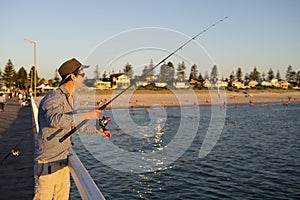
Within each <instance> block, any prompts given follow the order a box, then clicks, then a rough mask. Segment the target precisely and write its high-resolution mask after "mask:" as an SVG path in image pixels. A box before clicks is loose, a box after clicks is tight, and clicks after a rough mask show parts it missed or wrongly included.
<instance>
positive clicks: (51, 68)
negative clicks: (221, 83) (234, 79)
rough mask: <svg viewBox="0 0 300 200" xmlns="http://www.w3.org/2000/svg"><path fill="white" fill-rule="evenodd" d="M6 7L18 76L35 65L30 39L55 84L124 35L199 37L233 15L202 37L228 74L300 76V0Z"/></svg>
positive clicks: (3, 50) (130, 0) (2, 18)
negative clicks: (150, 32) (71, 65)
mask: <svg viewBox="0 0 300 200" xmlns="http://www.w3.org/2000/svg"><path fill="white" fill-rule="evenodd" d="M0 5H1V6H0V27H1V31H0V69H1V70H2V71H3V69H4V67H5V65H6V63H7V61H8V59H9V58H10V59H11V60H12V62H13V64H14V67H15V69H16V70H18V69H19V68H20V67H22V66H23V67H24V68H25V69H26V70H29V68H30V66H32V65H33V46H32V45H31V44H29V43H25V42H24V41H23V40H24V38H28V39H30V40H35V41H37V70H38V74H39V76H40V77H44V78H48V79H50V78H53V77H54V72H55V69H56V68H58V67H59V66H60V64H61V63H62V62H63V61H65V60H67V59H69V58H71V57H76V58H78V59H79V60H81V61H84V60H85V58H87V56H88V55H89V53H90V52H91V51H92V50H93V49H94V48H95V47H96V46H97V45H98V44H100V43H101V42H103V41H105V40H107V39H108V38H110V37H112V36H113V35H117V34H119V33H121V32H124V31H127V30H131V29H135V28H142V27H161V28H167V29H172V30H175V31H178V32H181V33H183V34H185V35H188V36H194V35H195V34H197V33H198V32H200V31H202V30H203V29H204V28H206V27H207V26H209V25H211V24H212V23H214V22H216V21H217V20H219V19H221V18H223V17H225V16H228V17H229V19H228V20H226V21H224V22H223V23H221V24H218V25H217V26H216V27H215V28H213V29H211V30H209V31H208V32H207V33H205V34H203V35H202V36H201V37H199V38H197V42H198V43H199V44H201V46H202V47H203V48H204V49H205V50H206V51H207V52H208V54H209V56H210V57H211V58H212V59H213V62H214V64H217V66H218V67H219V70H220V72H221V75H222V76H224V77H228V76H229V74H230V73H231V71H232V70H234V71H236V69H237V68H238V67H241V68H242V71H243V74H244V75H245V73H246V72H250V71H252V70H253V68H254V66H256V67H257V68H258V70H259V71H260V72H263V71H264V72H265V73H267V71H268V70H269V69H270V68H272V69H273V70H274V71H275V72H276V71H277V70H280V73H281V76H282V77H284V76H285V72H286V68H287V66H288V65H292V66H293V68H294V70H296V71H298V70H300V56H299V53H300V37H299V35H300V14H299V13H300V12H299V10H300V1H299V0H251V1H250V0H247V1H246V0H186V1H182V0H164V1H161V0H152V1H143V0H127V1H125V0H111V1H78V0H72V1H71V0H66V1H57V0H53V1H30V0H28V1H25V0H24V1H16V0H11V1H2V0H1V1H0ZM133 42H134V41H133ZM179 45H180V44H178V46H179ZM111 51H113V49H112V50H111ZM162 58H163V57H162ZM149 60H150V58H149ZM171 60H172V59H171ZM124 64H125V63H124ZM154 64H155V63H154ZM175 64H176V63H175ZM195 64H197V63H195ZM100 65H101V64H100ZM199 70H200V71H201V73H202V74H204V73H205V72H204V71H202V70H201V67H200V69H199ZM209 73H210V72H209Z"/></svg>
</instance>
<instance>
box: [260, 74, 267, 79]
mask: <svg viewBox="0 0 300 200" xmlns="http://www.w3.org/2000/svg"><path fill="white" fill-rule="evenodd" d="M261 76H262V79H263V80H266V79H265V77H266V73H265V72H263V73H262V74H261Z"/></svg>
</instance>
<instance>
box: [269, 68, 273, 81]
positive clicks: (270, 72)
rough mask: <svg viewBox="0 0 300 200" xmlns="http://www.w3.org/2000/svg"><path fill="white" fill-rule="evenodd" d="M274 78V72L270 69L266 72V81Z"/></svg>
mask: <svg viewBox="0 0 300 200" xmlns="http://www.w3.org/2000/svg"><path fill="white" fill-rule="evenodd" d="M273 78H274V72H273V70H272V68H270V69H269V71H268V80H269V81H270V80H272V79H273Z"/></svg>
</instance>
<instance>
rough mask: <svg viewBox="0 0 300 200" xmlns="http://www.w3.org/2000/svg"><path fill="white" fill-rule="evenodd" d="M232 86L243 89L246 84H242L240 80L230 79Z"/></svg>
mask: <svg viewBox="0 0 300 200" xmlns="http://www.w3.org/2000/svg"><path fill="white" fill-rule="evenodd" d="M231 85H232V87H235V88H237V89H245V88H246V86H245V85H244V83H242V82H240V81H232V82H231Z"/></svg>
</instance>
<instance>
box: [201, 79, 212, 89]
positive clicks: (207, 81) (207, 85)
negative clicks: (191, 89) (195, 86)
mask: <svg viewBox="0 0 300 200" xmlns="http://www.w3.org/2000/svg"><path fill="white" fill-rule="evenodd" d="M203 87H206V88H211V87H212V84H211V82H210V81H209V80H208V79H205V81H204V82H203Z"/></svg>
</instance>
